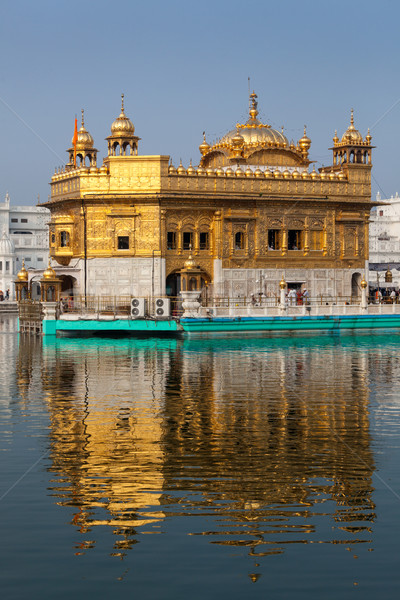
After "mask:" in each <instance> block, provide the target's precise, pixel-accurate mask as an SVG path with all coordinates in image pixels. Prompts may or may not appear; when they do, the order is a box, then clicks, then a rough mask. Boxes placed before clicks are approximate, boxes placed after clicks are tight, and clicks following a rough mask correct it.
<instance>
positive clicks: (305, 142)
mask: <svg viewBox="0 0 400 600" xmlns="http://www.w3.org/2000/svg"><path fill="white" fill-rule="evenodd" d="M306 130H307V128H306V126H305V125H304V134H303V137H302V138H300V139H299V142H298V144H299V146H300V148H301V150H302V151H303V152H308V150H309V149H310V146H311V140H310V138H309V137H307V133H306Z"/></svg>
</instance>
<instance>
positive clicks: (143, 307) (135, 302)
mask: <svg viewBox="0 0 400 600" xmlns="http://www.w3.org/2000/svg"><path fill="white" fill-rule="evenodd" d="M146 313H147V300H146V298H132V300H131V317H132V318H133V319H139V318H140V317H145V316H146Z"/></svg>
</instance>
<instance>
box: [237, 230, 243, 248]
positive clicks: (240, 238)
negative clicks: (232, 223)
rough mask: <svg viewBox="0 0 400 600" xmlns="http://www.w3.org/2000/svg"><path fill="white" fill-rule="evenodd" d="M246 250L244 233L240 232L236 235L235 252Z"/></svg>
mask: <svg viewBox="0 0 400 600" xmlns="http://www.w3.org/2000/svg"><path fill="white" fill-rule="evenodd" d="M243 249H244V233H243V232H242V231H238V232H237V233H235V250H243Z"/></svg>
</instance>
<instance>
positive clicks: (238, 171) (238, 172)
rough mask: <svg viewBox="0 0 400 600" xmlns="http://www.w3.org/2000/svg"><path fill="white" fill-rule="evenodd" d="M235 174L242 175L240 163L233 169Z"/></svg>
mask: <svg viewBox="0 0 400 600" xmlns="http://www.w3.org/2000/svg"><path fill="white" fill-rule="evenodd" d="M235 175H236V177H243V175H244V172H243V169H242V167H241V166H240V165H238V166H237V169H236V171H235Z"/></svg>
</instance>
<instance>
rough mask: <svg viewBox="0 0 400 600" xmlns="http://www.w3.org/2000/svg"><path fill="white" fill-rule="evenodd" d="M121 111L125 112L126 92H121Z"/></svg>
mask: <svg viewBox="0 0 400 600" xmlns="http://www.w3.org/2000/svg"><path fill="white" fill-rule="evenodd" d="M121 112H124V94H121Z"/></svg>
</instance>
